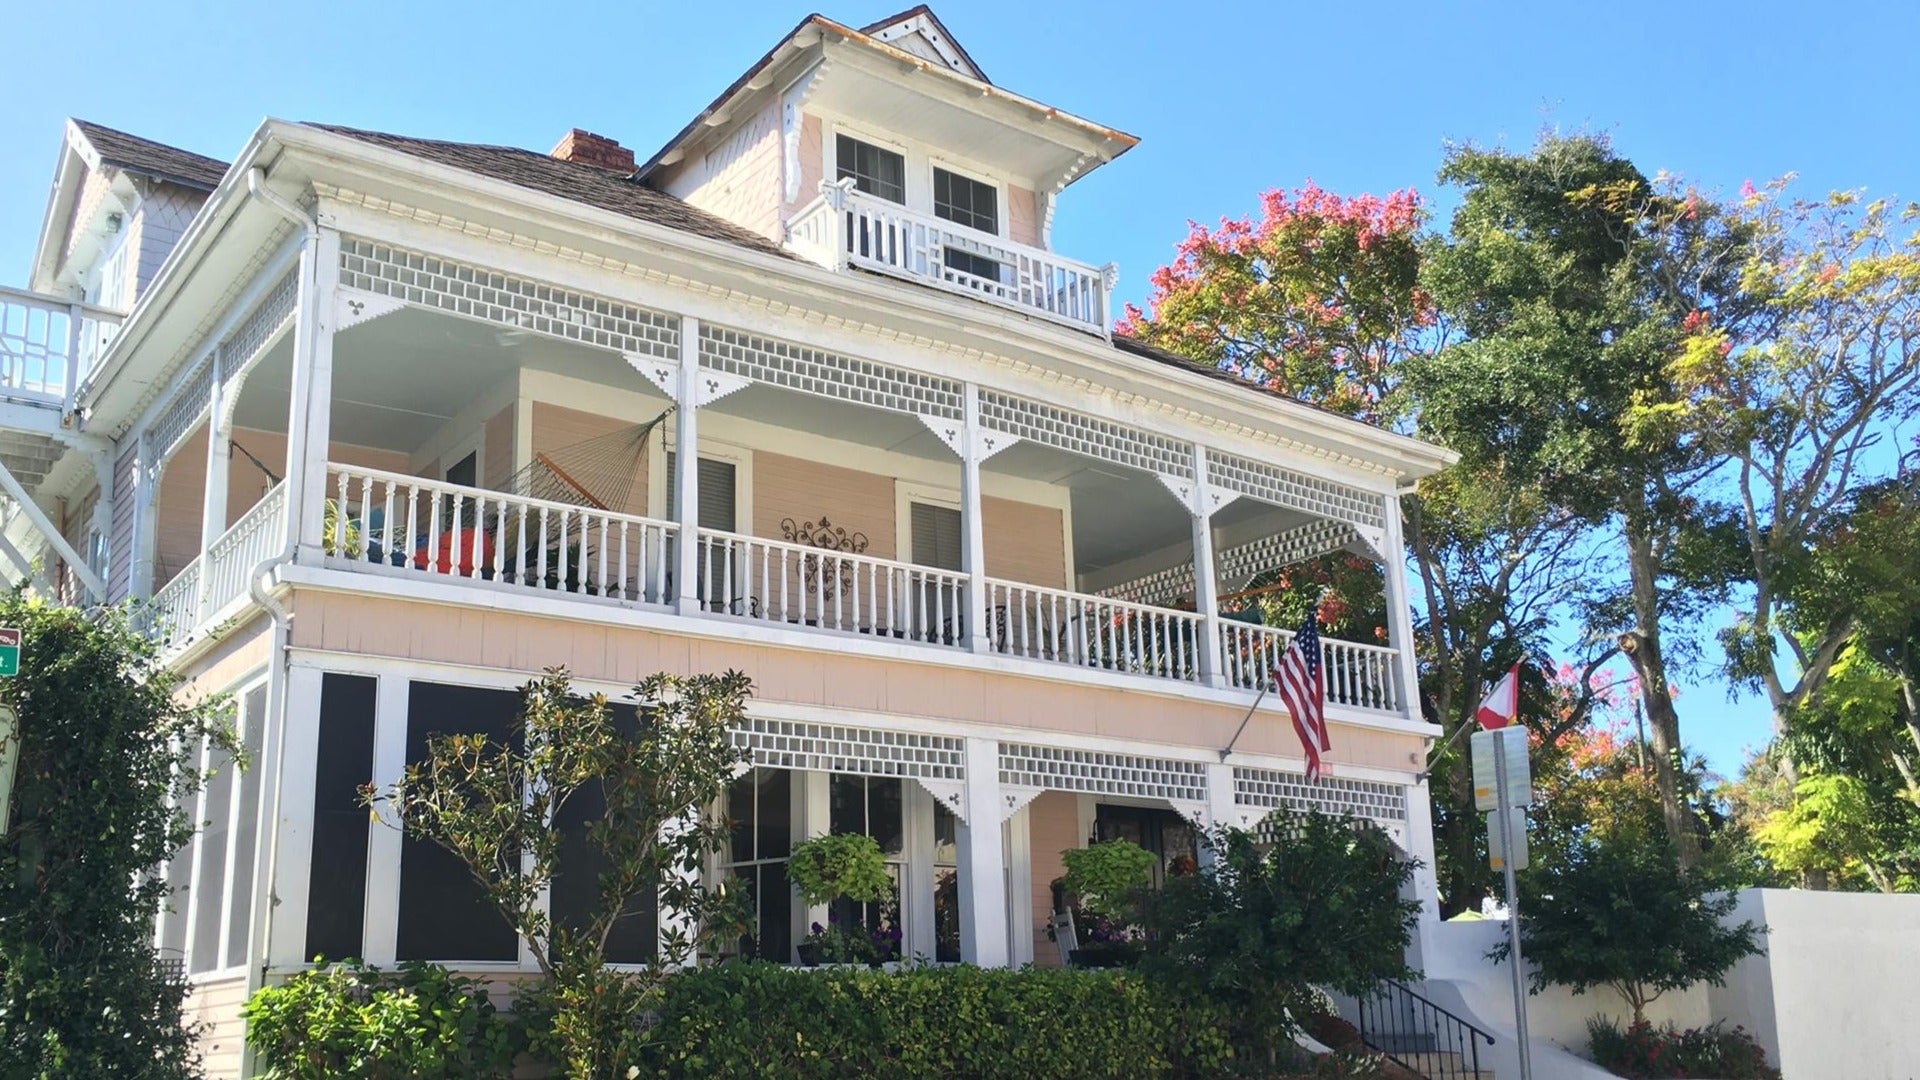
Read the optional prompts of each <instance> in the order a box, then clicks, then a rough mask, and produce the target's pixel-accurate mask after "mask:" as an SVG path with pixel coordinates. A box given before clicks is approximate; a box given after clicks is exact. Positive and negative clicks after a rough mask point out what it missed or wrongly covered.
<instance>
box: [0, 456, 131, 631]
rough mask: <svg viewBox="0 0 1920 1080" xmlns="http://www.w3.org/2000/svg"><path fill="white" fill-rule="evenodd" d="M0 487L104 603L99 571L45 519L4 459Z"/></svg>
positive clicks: (104, 597)
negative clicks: (97, 572) (94, 569)
mask: <svg viewBox="0 0 1920 1080" xmlns="http://www.w3.org/2000/svg"><path fill="white" fill-rule="evenodd" d="M0 489H4V490H5V491H6V493H7V494H8V495H9V496H11V497H12V498H13V501H14V502H16V503H18V504H19V506H20V512H21V513H23V514H25V515H27V522H28V523H29V524H31V525H32V526H33V527H34V528H35V529H38V530H39V531H40V535H41V536H42V537H44V538H45V539H46V541H47V543H48V544H49V545H51V546H52V548H53V550H54V551H56V552H58V553H59V555H60V558H61V561H63V562H65V563H66V564H67V566H68V568H69V569H71V570H72V571H73V576H74V577H76V578H78V579H80V584H82V585H84V586H86V588H87V591H88V592H89V593H92V594H93V599H94V602H96V603H101V604H104V603H106V602H107V583H106V582H104V581H101V580H100V575H99V574H96V573H94V572H93V567H91V566H88V565H87V560H86V559H84V558H82V557H81V555H80V553H79V552H77V551H75V550H73V545H72V544H69V543H67V538H66V537H64V536H61V535H60V530H59V529H56V528H54V526H53V522H52V521H50V520H48V518H47V514H46V511H44V510H42V509H40V504H38V503H36V502H34V501H33V496H31V495H29V494H27V489H26V488H24V487H22V486H20V481H19V480H18V479H16V478H15V477H14V475H13V473H12V471H10V470H9V469H8V468H7V467H6V465H5V464H4V463H0Z"/></svg>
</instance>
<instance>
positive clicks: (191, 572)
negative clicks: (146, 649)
mask: <svg viewBox="0 0 1920 1080" xmlns="http://www.w3.org/2000/svg"><path fill="white" fill-rule="evenodd" d="M200 562H201V560H199V559H198V558H196V559H194V560H193V561H192V562H190V563H188V564H187V565H186V566H185V567H184V568H183V569H182V570H181V571H180V572H179V573H178V574H175V575H174V576H173V580H172V581H169V582H167V583H166V585H164V586H162V587H161V589H160V591H159V592H156V593H154V594H153V598H152V599H151V600H148V601H147V605H146V607H145V609H144V610H142V611H141V613H140V615H139V617H138V618H139V624H140V626H141V629H143V630H144V631H146V633H147V636H149V637H151V638H152V639H153V640H154V641H156V642H158V643H159V645H160V646H161V647H162V648H167V647H170V646H174V645H179V644H181V643H183V642H184V641H185V640H186V638H187V635H188V634H191V633H193V631H194V629H195V628H196V627H198V626H199V625H200Z"/></svg>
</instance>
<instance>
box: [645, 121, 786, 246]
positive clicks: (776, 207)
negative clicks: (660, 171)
mask: <svg viewBox="0 0 1920 1080" xmlns="http://www.w3.org/2000/svg"><path fill="white" fill-rule="evenodd" d="M662 186H663V187H665V188H666V189H667V190H668V191H669V192H672V193H673V194H675V195H678V196H679V197H681V198H682V199H685V200H686V201H687V202H689V203H691V204H693V205H694V206H697V207H699V208H700V209H702V210H705V211H708V212H709V213H713V214H717V215H719V216H720V217H723V218H726V219H727V220H728V221H731V222H733V223H734V224H736V225H740V226H743V227H745V228H748V229H752V230H753V231H754V232H757V233H759V234H760V235H762V236H765V237H766V238H768V239H769V240H775V241H777V240H780V239H781V238H782V237H781V235H780V229H781V222H780V202H781V200H780V103H779V102H778V101H777V100H775V101H770V102H768V103H767V106H766V108H764V109H762V110H760V111H759V112H758V113H755V114H754V115H753V116H752V117H749V118H748V119H747V120H746V122H745V123H743V124H741V125H740V126H738V127H736V128H735V129H734V130H733V131H732V133H731V134H729V135H727V137H726V138H725V139H724V140H722V141H721V142H720V143H718V144H717V145H715V146H712V147H710V148H709V149H708V150H707V151H706V152H705V153H703V154H701V155H699V156H698V157H695V158H690V159H689V160H687V161H685V162H682V163H680V164H679V165H677V166H675V167H674V169H673V171H672V172H670V173H669V174H668V175H667V176H666V177H665V178H664V179H663V181H662Z"/></svg>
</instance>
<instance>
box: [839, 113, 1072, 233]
mask: <svg viewBox="0 0 1920 1080" xmlns="http://www.w3.org/2000/svg"><path fill="white" fill-rule="evenodd" d="M840 135H845V136H847V137H848V138H852V139H858V140H860V141H861V142H864V143H871V144H872V145H874V146H878V147H880V148H881V149H883V150H891V151H893V152H894V153H896V154H899V155H901V156H902V157H904V158H905V159H906V163H907V164H906V172H907V201H906V208H907V209H908V210H910V211H912V212H913V213H916V214H925V215H926V216H928V217H937V215H936V214H934V212H933V170H934V167H935V166H938V167H940V168H942V169H945V170H947V171H948V172H950V173H957V174H959V175H961V176H964V177H967V178H968V179H970V180H977V181H979V182H980V183H982V184H991V185H992V186H993V188H994V190H995V191H996V192H997V193H998V194H997V196H996V197H997V198H998V199H999V201H1000V205H999V210H1000V213H999V221H997V222H995V224H997V225H998V226H999V231H997V232H995V233H994V234H993V235H994V236H996V237H998V238H999V239H1001V240H1008V237H1009V233H1008V229H1009V227H1010V226H1011V218H1012V216H1013V214H1012V211H1011V203H1010V201H1009V195H1008V192H1009V189H1010V188H1011V187H1012V186H1013V184H1014V183H1015V182H1017V181H1018V180H1019V178H1018V177H1014V176H1012V175H1010V174H1007V173H1003V172H1000V171H998V170H995V169H993V168H990V167H988V166H986V165H984V164H981V163H979V162H975V161H969V160H966V159H963V158H959V157H956V156H954V155H953V154H951V153H948V152H946V151H942V150H939V149H937V148H935V147H932V146H930V145H928V144H926V143H923V142H918V141H911V140H903V139H901V138H900V137H898V136H895V135H886V134H882V133H880V131H879V129H876V128H872V127H868V126H866V125H864V124H862V123H860V122H859V121H857V120H848V119H845V118H843V117H839V116H832V115H821V117H820V138H821V146H820V154H821V158H820V160H821V165H822V167H821V170H820V172H821V175H822V176H823V177H825V178H826V179H827V180H828V181H829V182H831V181H832V180H833V179H834V178H835V177H837V176H839V174H840V155H839V140H838V136H840ZM1025 186H1027V187H1028V188H1033V187H1034V185H1033V184H1032V183H1031V182H1029V183H1027V184H1026V185H1025ZM939 220H941V221H945V220H946V219H945V218H940V219H939ZM950 224H952V223H950ZM1009 242H1010V241H1009Z"/></svg>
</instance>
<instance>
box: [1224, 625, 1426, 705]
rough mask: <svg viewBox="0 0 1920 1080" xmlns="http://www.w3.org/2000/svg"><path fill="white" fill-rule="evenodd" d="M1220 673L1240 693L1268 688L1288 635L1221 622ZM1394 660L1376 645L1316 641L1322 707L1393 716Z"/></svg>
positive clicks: (1397, 700)
mask: <svg viewBox="0 0 1920 1080" xmlns="http://www.w3.org/2000/svg"><path fill="white" fill-rule="evenodd" d="M1220 635H1221V641H1220V653H1221V670H1222V671H1224V672H1225V673H1226V678H1227V684H1228V685H1229V686H1237V687H1240V688H1242V689H1246V690H1258V689H1260V688H1261V687H1263V686H1270V685H1271V682H1272V679H1273V669H1274V667H1275V666H1276V665H1277V664H1278V663H1279V662H1280V654H1281V653H1282V652H1284V651H1285V650H1286V647H1287V643H1288V642H1289V641H1291V640H1293V631H1291V630H1278V629H1275V628H1273V627H1271V626H1254V625H1250V624H1247V623H1240V622H1225V623H1222V624H1221V627H1220ZM1397 664H1398V656H1397V654H1396V653H1395V652H1394V650H1392V649H1388V648H1383V647H1381V646H1379V645H1362V644H1360V643H1359V642H1354V641H1339V640H1336V639H1334V638H1329V637H1326V636H1324V635H1323V636H1322V637H1321V638H1320V665H1321V673H1322V676H1323V677H1324V679H1325V680H1326V684H1327V702H1328V703H1329V704H1332V705H1348V706H1351V707H1353V708H1356V709H1375V710H1379V711H1382V712H1399V711H1400V710H1401V707H1402V698H1401V694H1400V680H1399V668H1398V666H1397Z"/></svg>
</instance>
